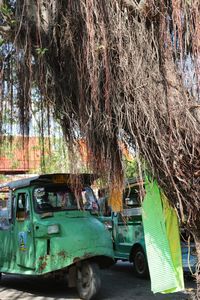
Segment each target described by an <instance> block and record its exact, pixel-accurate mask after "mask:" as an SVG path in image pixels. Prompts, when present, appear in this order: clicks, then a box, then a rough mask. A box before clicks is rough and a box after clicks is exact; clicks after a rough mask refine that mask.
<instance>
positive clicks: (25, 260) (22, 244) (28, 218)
mask: <svg viewBox="0 0 200 300" xmlns="http://www.w3.org/2000/svg"><path fill="white" fill-rule="evenodd" d="M33 235H34V233H33V223H32V214H31V205H30V195H29V192H28V191H27V190H24V191H20V192H17V194H16V220H15V240H16V260H17V264H18V265H19V266H22V267H25V268H29V269H34V268H35V246H34V238H33Z"/></svg>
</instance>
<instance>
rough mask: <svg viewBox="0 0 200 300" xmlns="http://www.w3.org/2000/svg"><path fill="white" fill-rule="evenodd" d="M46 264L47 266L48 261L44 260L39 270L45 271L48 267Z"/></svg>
mask: <svg viewBox="0 0 200 300" xmlns="http://www.w3.org/2000/svg"><path fill="white" fill-rule="evenodd" d="M46 266H47V262H46V261H44V262H43V263H42V264H41V265H40V266H39V270H40V271H43V270H44V269H45V268H46Z"/></svg>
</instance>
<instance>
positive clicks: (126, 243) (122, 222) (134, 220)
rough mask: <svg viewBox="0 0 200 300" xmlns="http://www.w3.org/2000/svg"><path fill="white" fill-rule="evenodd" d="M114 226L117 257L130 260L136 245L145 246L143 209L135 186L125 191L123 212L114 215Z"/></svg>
mask: <svg viewBox="0 0 200 300" xmlns="http://www.w3.org/2000/svg"><path fill="white" fill-rule="evenodd" d="M113 224H114V226H113V239H114V241H115V252H116V256H119V257H121V258H124V259H128V258H129V256H130V252H131V249H132V247H133V245H134V244H136V243H138V244H141V245H142V246H143V245H144V233H143V226H142V216H141V207H140V204H139V195H138V191H137V188H136V187H135V186H134V187H130V188H127V189H126V190H125V193H124V199H123V211H122V212H120V213H117V214H113Z"/></svg>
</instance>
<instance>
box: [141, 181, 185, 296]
mask: <svg viewBox="0 0 200 300" xmlns="http://www.w3.org/2000/svg"><path fill="white" fill-rule="evenodd" d="M145 190H146V195H145V198H144V201H143V204H142V219H143V226H144V235H145V244H146V251H147V259H148V265H149V272H150V277H151V289H152V291H153V292H154V293H158V292H159V293H172V292H177V291H181V290H184V280H183V268H182V258H181V248H180V237H179V226H178V220H177V216H176V213H175V211H174V209H173V208H172V207H170V205H169V203H168V200H167V198H166V197H165V196H164V195H162V197H161V193H160V190H159V187H158V185H157V183H156V182H155V181H154V182H152V183H150V182H147V184H146V185H145Z"/></svg>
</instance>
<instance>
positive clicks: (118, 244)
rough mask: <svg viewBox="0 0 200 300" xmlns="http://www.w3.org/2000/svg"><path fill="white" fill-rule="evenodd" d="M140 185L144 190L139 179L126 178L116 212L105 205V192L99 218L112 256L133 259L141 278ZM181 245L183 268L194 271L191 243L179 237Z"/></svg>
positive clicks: (145, 268) (143, 270) (144, 263)
mask: <svg viewBox="0 0 200 300" xmlns="http://www.w3.org/2000/svg"><path fill="white" fill-rule="evenodd" d="M141 185H142V186H143V187H144V190H145V184H144V183H143V182H141V181H137V180H136V179H129V180H128V181H127V183H126V185H125V189H124V194H123V210H122V212H120V213H114V212H112V211H111V210H110V209H108V202H107V201H108V195H107V197H104V202H105V203H104V204H102V203H101V216H100V218H99V219H100V220H101V221H102V222H103V223H104V224H105V225H106V226H107V227H108V229H109V231H110V234H111V236H112V239H113V249H114V255H115V260H116V261H117V260H122V261H130V262H131V263H133V268H134V272H135V275H136V276H137V277H144V278H145V277H148V275H149V270H148V262H147V257H146V248H145V239H144V231H143V224H142V213H141V202H140V196H139V193H140V190H141V189H140V187H141ZM101 201H102V200H101ZM108 211H109V212H110V213H109V214H108ZM181 249H182V262H183V270H184V272H185V273H189V272H190V273H191V271H192V272H195V268H196V263H197V257H196V253H195V247H194V243H193V244H191V247H189V246H188V244H187V242H186V241H183V240H182V241H181Z"/></svg>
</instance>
